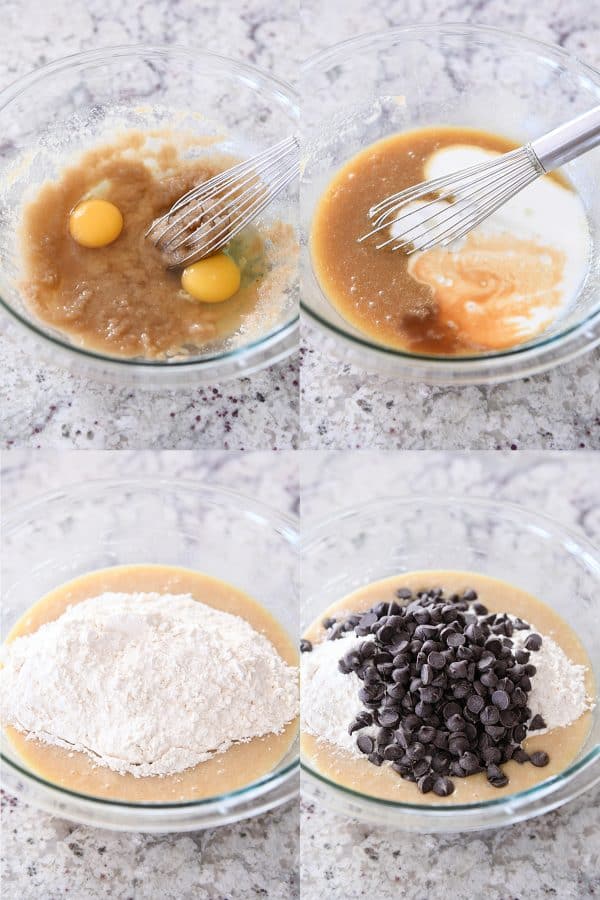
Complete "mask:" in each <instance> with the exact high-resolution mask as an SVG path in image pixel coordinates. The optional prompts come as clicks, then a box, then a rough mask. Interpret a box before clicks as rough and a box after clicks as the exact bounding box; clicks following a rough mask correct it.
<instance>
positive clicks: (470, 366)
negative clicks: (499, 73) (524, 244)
mask: <svg viewBox="0 0 600 900" xmlns="http://www.w3.org/2000/svg"><path fill="white" fill-rule="evenodd" d="M478 34H481V35H487V36H489V37H495V38H498V39H503V40H504V41H510V42H513V43H514V44H516V45H519V44H521V45H522V46H524V47H528V48H530V49H536V48H537V49H538V50H539V51H540V52H543V53H544V54H545V56H546V57H551V58H552V57H554V58H555V59H556V60H558V61H559V62H560V63H562V64H565V63H566V64H567V68H569V69H573V68H576V69H577V71H578V72H580V73H581V74H585V75H587V77H588V78H589V80H590V81H591V82H592V83H593V84H594V86H595V87H597V88H598V95H599V102H600V70H598V69H596V68H594V67H593V66H591V65H590V64H589V63H586V62H584V61H583V60H581V59H580V58H579V57H578V56H577V55H575V54H573V53H570V52H568V51H567V50H563V48H562V47H559V46H557V45H554V44H549V43H546V42H545V41H539V40H537V39H535V38H530V37H528V36H527V35H524V34H521V33H519V32H512V31H509V30H507V29H503V28H496V27H495V26H491V25H467V24H465V23H453V22H449V23H447V24H435V23H426V24H419V25H401V26H396V27H394V28H389V29H385V30H384V31H372V32H366V33H364V34H359V35H357V36H356V37H352V38H347V39H346V40H344V41H340V42H339V43H336V44H333V45H332V46H330V47H326V48H325V49H324V50H319V51H317V52H316V53H313V54H312V55H311V56H309V57H308V58H307V59H306V60H305V61H304V62H303V63H302V66H301V73H302V75H309V74H310V73H311V72H312V71H313V70H321V71H323V70H325V69H327V68H329V67H331V66H332V65H333V64H334V63H335V62H336V61H337V60H339V59H340V58H343V59H346V58H347V57H348V56H349V55H351V54H352V53H353V52H355V51H357V50H363V49H368V48H369V47H371V46H385V45H393V44H394V43H397V42H398V41H399V40H401V39H402V38H411V37H418V36H419V35H423V36H427V35H440V36H442V35H449V36H460V35H471V36H473V37H475V36H476V35H478ZM317 284H318V282H317ZM318 287H319V290H320V291H321V294H322V295H323V297H324V298H325V300H326V301H327V302H328V303H329V300H328V299H327V297H326V296H325V294H324V292H323V291H322V289H321V287H320V285H318ZM300 308H301V310H302V311H303V312H304V313H306V314H307V315H308V316H309V318H310V319H312V320H313V321H314V322H316V323H317V324H318V325H319V327H322V328H323V329H324V330H325V331H326V332H329V333H332V334H333V335H335V336H336V338H341V339H342V341H344V342H348V343H349V344H350V345H355V346H356V347H359V348H364V349H366V350H367V351H370V352H371V351H372V352H374V353H375V354H376V355H381V356H383V357H386V358H388V359H392V360H398V362H399V363H400V364H401V363H403V362H404V363H414V364H415V365H416V366H418V365H419V363H424V364H428V365H430V366H432V367H433V368H434V369H435V370H436V375H435V377H436V378H439V377H443V375H444V370H446V371H447V374H448V375H450V370H452V371H453V372H454V373H456V374H457V375H458V376H459V378H460V376H462V377H463V378H464V380H465V382H467V381H470V380H471V379H473V381H475V382H476V380H477V379H476V376H477V375H482V376H483V378H484V379H485V373H484V372H481V371H480V372H476V370H475V367H476V365H477V364H479V366H480V367H481V368H484V367H485V366H486V364H487V363H489V364H490V365H493V364H494V363H499V364H500V365H502V364H503V363H504V362H505V361H508V362H510V361H512V360H515V361H516V362H519V360H522V361H523V362H524V363H525V365H526V371H524V372H523V373H516V374H515V375H513V377H520V376H521V375H523V376H524V375H527V374H533V373H535V372H537V371H541V370H542V369H544V368H548V367H550V366H552V365H555V364H556V363H557V362H561V361H566V360H568V359H570V358H572V357H574V356H578V355H579V354H580V353H584V352H587V351H588V350H592V349H593V348H594V347H596V346H597V345H598V344H600V300H599V302H598V304H597V305H596V307H595V309H593V310H592V311H591V312H590V313H588V314H587V316H586V317H585V318H584V319H582V320H581V322H577V323H575V324H573V325H571V326H569V327H568V328H565V329H564V330H563V331H560V332H558V333H557V334H553V335H551V336H550V337H547V338H544V337H543V335H542V336H541V337H540V339H539V340H536V341H533V342H532V341H530V342H528V343H525V344H521V345H519V346H517V347H513V348H510V349H507V350H499V351H493V352H490V353H486V354H479V355H476V354H472V355H467V354H466V355H463V356H456V357H444V356H434V355H431V354H427V353H409V352H408V351H404V350H399V349H395V348H393V347H386V346H385V345H383V344H378V343H376V342H373V341H370V340H369V339H368V338H366V337H362V336H361V335H358V334H351V333H350V332H349V331H346V330H344V329H343V328H342V327H339V326H338V325H336V324H334V323H332V322H329V321H327V320H326V319H324V318H323V317H322V316H321V315H320V314H319V313H317V312H315V310H313V309H311V308H310V307H309V306H308V305H307V304H306V303H305V302H303V300H302V296H301V299H300ZM592 326H598V331H597V333H596V334H594V335H593V336H591V338H590V340H589V341H587V342H586V343H585V344H584V345H583V346H581V347H578V348H576V349H574V350H571V351H570V352H568V350H569V348H568V346H567V343H568V339H569V338H573V339H575V338H577V337H578V336H582V337H584V333H585V332H586V331H588V330H589V329H590V328H591V327H592ZM555 348H557V349H562V348H564V349H565V351H566V352H565V353H564V355H563V356H561V357H559V358H557V359H556V360H554V361H544V362H541V361H540V360H537V359H536V358H537V357H538V356H539V355H540V353H541V352H543V351H547V350H552V349H555ZM418 371H419V369H417V372H418ZM421 371H422V372H423V377H425V378H427V370H426V369H425V368H423V369H422V370H421ZM492 377H494V376H492ZM498 377H499V378H501V377H502V375H501V374H499V375H498ZM504 377H507V376H506V375H505V376H504Z"/></svg>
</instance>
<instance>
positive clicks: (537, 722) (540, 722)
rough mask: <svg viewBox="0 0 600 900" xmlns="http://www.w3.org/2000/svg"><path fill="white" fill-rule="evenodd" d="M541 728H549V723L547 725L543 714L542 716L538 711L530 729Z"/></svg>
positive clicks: (536, 729) (530, 724) (537, 729)
mask: <svg viewBox="0 0 600 900" xmlns="http://www.w3.org/2000/svg"><path fill="white" fill-rule="evenodd" d="M541 728H547V725H546V722H545V721H544V719H543V718H542V716H540V715H539V713H538V714H537V715H535V716H534V717H533V719H532V720H531V722H530V723H529V730H530V731H539V730H540V729H541Z"/></svg>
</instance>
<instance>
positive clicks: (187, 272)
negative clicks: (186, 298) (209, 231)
mask: <svg viewBox="0 0 600 900" xmlns="http://www.w3.org/2000/svg"><path fill="white" fill-rule="evenodd" d="M181 286H182V288H183V289H184V291H187V293H188V294H191V295H192V297H194V298H195V299H196V300H201V301H202V302H203V303H222V302H223V300H229V298H230V297H233V295H234V294H235V293H236V291H238V290H239V287H240V270H239V268H238V267H237V266H236V264H235V263H234V261H233V260H232V259H231V257H229V256H227V255H226V254H225V253H215V255H214V256H208V257H207V258H206V259H201V260H200V261H199V262H195V263H192V265H191V266H188V267H187V268H185V269H184V270H183V273H182V275H181Z"/></svg>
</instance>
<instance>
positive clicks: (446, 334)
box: [311, 127, 589, 355]
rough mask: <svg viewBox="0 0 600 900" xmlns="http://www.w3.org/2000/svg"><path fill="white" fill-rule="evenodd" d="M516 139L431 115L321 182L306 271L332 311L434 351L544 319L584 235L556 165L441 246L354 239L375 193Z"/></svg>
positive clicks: (384, 336) (583, 260)
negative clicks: (439, 123)
mask: <svg viewBox="0 0 600 900" xmlns="http://www.w3.org/2000/svg"><path fill="white" fill-rule="evenodd" d="M514 146H515V145H514V144H511V143H510V142H509V141H507V140H505V139H503V138H501V137H498V136H496V135H492V134H488V133H487V132H482V131H476V130H471V129H463V128H452V127H438V128H426V129H419V130H417V131H411V132H406V133H402V134H397V135H393V136H392V137H389V138H385V139H384V140H381V141H379V142H378V143H376V144H373V145H372V146H370V147H367V148H366V149H365V150H363V151H362V152H361V153H359V154H358V155H357V156H355V157H354V158H353V159H351V160H350V161H349V162H348V163H347V164H346V165H345V166H344V167H343V168H342V169H341V170H340V171H339V172H338V173H337V175H336V176H335V178H334V179H333V181H332V182H331V184H330V185H329V187H328V188H327V190H326V191H325V193H324V194H323V196H322V198H321V201H320V203H319V205H318V207H317V210H316V213H315V217H314V221H313V227H312V233H311V252H312V259H313V265H314V268H315V272H316V275H317V277H318V279H319V281H320V283H321V287H322V288H323V291H324V293H325V294H326V296H327V297H328V298H329V300H330V301H331V303H332V304H333V305H334V306H335V307H336V309H337V310H338V311H339V312H340V314H341V315H342V316H343V317H344V318H345V319H347V320H348V321H349V322H350V323H351V324H352V325H354V326H355V327H356V328H357V329H359V330H360V331H362V332H363V333H364V334H366V335H367V336H368V337H370V338H373V339H375V340H377V341H378V342H380V343H382V344H385V345H388V346H391V347H395V348H398V349H402V350H408V351H412V352H419V353H429V354H435V355H464V354H470V353H478V352H486V351H496V350H502V349H506V348H509V347H513V346H516V345H518V344H520V343H523V342H525V341H528V340H530V339H532V338H534V337H536V336H537V335H539V334H540V333H542V332H543V331H544V330H545V329H546V328H548V327H549V326H550V325H551V324H552V322H553V321H554V320H555V319H556V318H557V316H559V315H560V314H561V313H562V311H563V310H564V309H565V308H566V307H567V306H568V305H569V304H570V302H571V301H572V300H573V299H574V297H575V296H576V293H577V291H578V288H579V286H580V284H581V281H582V280H583V278H584V277H585V272H586V269H587V255H588V243H589V236H588V232H587V224H586V221H585V215H584V213H583V209H582V207H581V204H580V202H579V199H578V197H577V195H576V194H575V193H574V192H573V191H572V190H571V189H570V188H569V186H568V185H567V184H566V182H564V181H563V180H562V179H560V178H559V177H556V176H548V177H545V178H542V179H540V180H538V182H536V183H534V184H533V185H530V186H529V187H528V188H526V189H525V191H523V192H522V193H521V194H520V195H519V196H518V197H517V198H515V199H514V200H512V201H510V203H509V204H508V205H507V206H506V207H504V209H502V210H499V211H498V212H497V213H495V214H494V216H493V217H492V218H491V219H490V220H488V221H487V222H486V223H483V224H482V225H480V226H478V228H476V229H475V230H474V231H473V232H471V233H470V234H469V235H468V236H467V237H466V238H465V239H464V240H463V241H462V242H461V243H459V244H455V245H453V246H452V248H451V249H446V248H434V249H432V250H429V251H426V252H424V253H419V254H414V255H411V256H407V255H406V254H404V253H403V252H402V251H392V250H391V248H384V249H381V250H377V249H376V246H375V244H376V243H377V241H376V240H374V239H370V240H368V241H365V242H364V243H361V244H358V243H357V238H359V237H360V236H361V235H363V234H365V233H366V232H367V231H369V219H368V211H369V209H370V207H371V206H372V205H373V204H374V203H376V202H378V201H379V200H382V199H383V198H385V197H386V196H389V195H390V194H393V193H395V192H397V191H400V190H402V189H404V188H406V187H409V186H411V185H413V184H416V183H418V182H420V181H423V180H425V179H428V178H435V177H438V176H440V175H446V174H448V173H451V172H453V171H458V170H459V169H461V168H465V167H466V166H470V165H475V164H477V163H480V162H485V161H487V160H488V159H492V158H493V157H494V156H496V155H497V154H498V153H504V152H506V151H508V150H512V149H514ZM390 234H391V232H385V233H383V235H382V238H383V239H386V238H387V237H389V236H390Z"/></svg>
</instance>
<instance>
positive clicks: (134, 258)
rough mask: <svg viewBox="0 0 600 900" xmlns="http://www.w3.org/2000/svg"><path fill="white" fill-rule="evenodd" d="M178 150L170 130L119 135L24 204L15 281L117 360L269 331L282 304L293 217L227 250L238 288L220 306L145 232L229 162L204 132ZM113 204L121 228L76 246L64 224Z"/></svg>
mask: <svg viewBox="0 0 600 900" xmlns="http://www.w3.org/2000/svg"><path fill="white" fill-rule="evenodd" d="M196 143H197V146H196V147H195V148H194V147H193V146H192V149H194V152H196V153H199V152H200V153H202V156H199V157H197V158H195V159H183V158H182V157H181V156H180V150H181V149H186V150H188V149H189V147H190V144H192V145H193V144H194V141H193V140H191V141H190V140H188V141H187V142H186V143H185V144H184V145H183V147H180V145H179V143H177V144H176V142H175V136H174V135H170V136H167V138H165V137H162V138H161V137H160V136H158V140H157V135H156V134H154V133H153V134H150V133H148V134H146V133H142V132H127V133H125V134H124V135H123V136H122V137H121V138H119V139H118V140H115V141H114V142H113V143H111V144H107V145H104V146H99V147H96V148H94V149H93V150H90V151H89V152H87V153H85V154H84V155H83V156H82V157H81V158H80V159H79V160H78V161H77V163H76V164H75V165H72V166H70V167H69V168H66V169H65V170H64V171H63V172H62V174H61V176H60V178H59V179H58V180H57V181H53V182H47V183H46V184H44V185H43V186H42V187H41V188H40V190H39V192H38V193H37V195H36V196H35V197H34V198H33V200H32V201H31V202H30V203H29V205H28V206H27V207H26V208H25V210H24V215H23V222H22V229H21V246H22V257H23V270H24V272H23V279H22V284H21V288H22V291H23V295H24V298H25V301H26V303H27V305H28V307H29V309H30V310H31V312H32V313H33V314H34V315H35V316H36V317H37V318H38V319H40V320H41V321H43V322H44V323H46V324H47V325H49V326H51V327H53V328H55V329H57V330H58V331H60V332H63V333H64V334H66V335H67V336H68V337H69V338H70V339H71V341H72V342H73V343H74V344H76V345H79V346H82V347H86V348H89V349H91V350H95V351H99V352H103V353H108V354H110V355H112V356H119V357H130V358H131V357H133V358H135V357H138V358H139V357H141V358H149V359H162V358H168V357H177V358H185V357H187V356H190V355H192V356H194V355H197V354H198V353H200V352H202V351H203V350H204V351H206V350H211V349H222V348H223V344H224V342H227V341H230V342H231V343H232V344H235V345H238V344H239V343H242V344H243V343H246V342H247V340H252V339H255V338H256V337H260V336H262V335H263V334H265V333H267V332H268V331H269V330H271V328H272V327H273V326H274V325H276V324H277V323H278V321H279V319H280V318H281V317H282V315H283V314H284V311H285V305H286V302H287V301H286V299H285V294H286V290H287V288H288V287H289V285H290V283H291V282H292V280H293V277H294V262H295V257H296V253H297V244H296V239H295V236H294V232H293V229H292V227H291V226H287V225H284V224H283V223H281V222H276V223H274V224H273V226H271V227H269V228H267V227H261V228H260V229H258V228H254V227H252V226H250V227H249V228H248V229H246V230H245V231H244V232H242V233H241V234H240V235H238V237H237V238H236V239H235V240H233V241H232V242H231V243H230V245H229V247H228V248H227V252H228V253H229V254H230V255H231V257H232V258H233V259H234V260H235V262H236V264H237V266H238V267H239V269H240V270H241V284H240V287H239V290H237V291H236V292H235V294H234V295H233V296H232V297H231V299H227V300H225V301H224V302H222V303H219V304H215V303H203V302H199V301H198V300H197V299H194V297H192V296H190V294H188V293H187V292H186V291H184V290H183V289H182V286H181V272H179V271H177V270H175V271H168V270H167V268H166V266H165V260H164V258H163V257H162V255H161V253H160V252H159V251H158V250H156V249H155V248H154V246H153V245H152V244H151V242H150V241H149V240H147V239H146V238H145V237H144V234H145V232H146V230H147V228H148V227H149V225H150V224H151V223H152V222H153V220H154V219H156V218H158V217H159V216H161V215H162V214H163V213H165V212H166V211H167V210H168V209H169V208H170V206H171V205H172V204H173V202H174V201H175V200H176V199H177V198H178V197H180V196H181V195H182V194H184V193H185V192H186V191H188V190H190V189H191V188H192V187H193V186H195V185H197V184H199V183H201V182H203V181H205V180H207V179H208V178H211V177H213V176H214V175H216V174H218V173H219V172H222V171H223V170H224V169H226V168H227V167H228V166H230V165H231V164H232V163H233V162H236V161H237V160H233V159H231V158H229V157H225V156H219V155H216V154H211V152H210V148H207V147H206V146H205V144H204V145H203V144H202V142H201V140H200V139H198V141H197V142H196ZM90 198H93V199H101V200H105V201H109V203H112V204H114V206H115V207H116V208H117V209H118V210H119V211H120V212H121V214H122V216H123V222H124V224H123V230H122V231H121V232H120V233H119V234H118V236H117V237H116V238H115V239H114V240H112V243H109V244H108V245H107V246H98V245H97V244H96V245H94V246H82V245H81V244H79V243H77V241H76V240H74V238H73V236H72V234H71V233H70V229H69V223H70V216H71V213H72V212H73V210H74V209H75V208H76V207H77V206H78V204H80V203H81V201H84V200H88V199H90Z"/></svg>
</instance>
